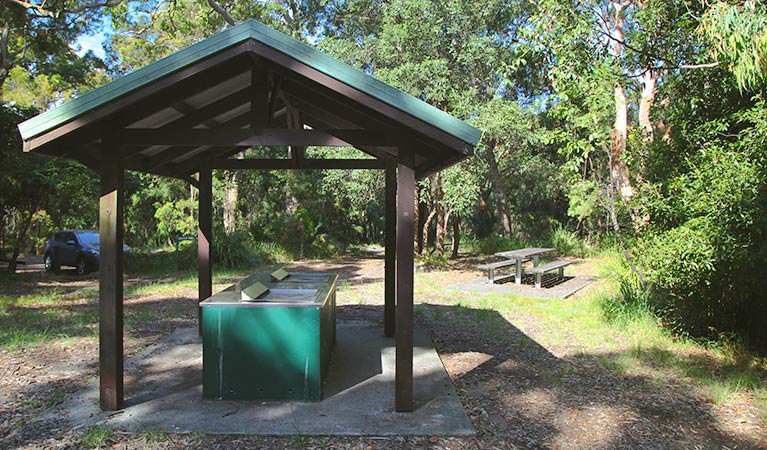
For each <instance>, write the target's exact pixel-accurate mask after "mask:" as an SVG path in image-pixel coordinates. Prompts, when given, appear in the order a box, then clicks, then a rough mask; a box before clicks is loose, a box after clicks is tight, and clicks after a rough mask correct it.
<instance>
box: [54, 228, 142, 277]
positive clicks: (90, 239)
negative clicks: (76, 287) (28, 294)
mask: <svg viewBox="0 0 767 450" xmlns="http://www.w3.org/2000/svg"><path fill="white" fill-rule="evenodd" d="M54 252H56V253H58V257H59V265H60V266H72V267H74V268H76V269H77V274H78V275H83V274H86V273H88V272H94V271H96V270H99V232H98V231H96V230H65V231H59V232H57V233H54V234H53V236H51V238H50V239H48V243H47V244H45V253H44V255H45V270H47V271H49V272H50V271H52V270H53V269H54V264H53V262H54V261H53V254H54ZM123 252H125V253H131V252H132V250H131V248H130V247H128V246H127V245H123Z"/></svg>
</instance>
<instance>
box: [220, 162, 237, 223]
mask: <svg viewBox="0 0 767 450" xmlns="http://www.w3.org/2000/svg"><path fill="white" fill-rule="evenodd" d="M238 196H239V189H238V187H237V172H236V171H231V172H230V173H229V175H227V177H226V185H225V187H224V204H223V210H224V232H225V233H226V234H229V233H232V232H234V230H235V229H237V197H238Z"/></svg>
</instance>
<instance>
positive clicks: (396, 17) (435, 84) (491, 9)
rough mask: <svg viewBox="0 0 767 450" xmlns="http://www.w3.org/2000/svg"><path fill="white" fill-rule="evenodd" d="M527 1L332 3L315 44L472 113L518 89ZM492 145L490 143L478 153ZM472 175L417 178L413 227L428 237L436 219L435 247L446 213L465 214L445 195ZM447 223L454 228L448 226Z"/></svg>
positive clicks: (497, 186) (439, 103)
mask: <svg viewBox="0 0 767 450" xmlns="http://www.w3.org/2000/svg"><path fill="white" fill-rule="evenodd" d="M529 7H530V5H529V4H528V3H527V2H514V1H503V0H492V1H487V2H481V3H478V2H475V1H469V0H443V1H429V0H395V1H388V2H383V1H378V0H356V1H346V2H337V3H336V4H334V9H333V10H332V14H329V17H328V19H327V22H326V23H325V31H324V38H323V39H322V40H321V41H320V46H321V47H322V48H323V49H324V50H325V51H328V52H330V53H331V54H333V55H335V56H337V57H339V58H340V59H342V60H345V61H348V62H350V63H351V64H354V65H356V66H358V67H360V68H362V69H363V70H366V71H368V72H370V73H372V74H373V75H374V76H376V77H377V78H379V79H381V80H382V81H384V82H387V83H389V84H391V85H393V86H396V87H398V88H400V89H402V90H404V91H405V92H407V93H409V94H411V95H414V96H416V97H418V98H420V99H422V100H424V101H426V102H428V103H430V104H432V105H434V106H436V107H438V108H440V109H442V110H445V111H448V112H450V113H452V114H454V115H457V116H459V117H463V118H465V119H468V120H475V119H476V118H477V116H478V112H479V110H480V108H481V107H482V105H484V104H485V103H486V102H489V101H491V100H493V99H495V98H500V97H511V98H516V95H517V93H518V91H519V90H520V87H519V86H518V85H517V84H516V80H515V76H516V75H518V73H519V71H520V68H519V67H518V66H516V65H515V64H514V62H515V61H516V59H515V54H514V47H515V45H518V44H519V43H520V37H519V35H518V31H519V29H520V26H521V25H522V24H524V23H525V21H526V20H527V18H528V16H529V14H528V9H529ZM512 120H513V119H512ZM495 151H496V149H495V148H489V149H488V151H487V153H481V156H482V157H485V155H488V156H489V155H492V154H493V153H494V152H495ZM456 175H458V176H456ZM476 181H477V180H476V179H475V178H474V177H468V176H467V177H461V176H460V172H457V173H454V174H452V175H451V176H449V177H448V176H432V177H431V178H430V180H429V181H428V183H426V184H424V185H423V188H422V190H421V194H420V195H419V196H418V198H420V200H421V202H422V205H423V206H424V207H422V208H419V222H420V229H419V233H420V234H421V235H422V236H425V237H426V238H427V239H426V240H428V237H429V236H430V235H431V232H430V231H429V230H430V229H431V228H432V226H431V223H432V221H433V222H434V223H436V225H435V226H434V229H435V239H436V241H437V248H436V250H437V252H441V251H442V250H443V248H442V244H441V243H442V239H444V236H446V235H447V230H448V229H449V225H448V222H449V220H446V219H449V218H450V217H452V220H453V221H459V220H461V218H462V217H465V211H464V214H450V211H451V209H452V208H455V207H454V206H450V207H448V206H447V205H451V202H453V201H454V200H455V199H452V198H451V197H453V196H454V195H461V194H460V193H461V192H464V190H463V189H462V188H460V187H459V186H457V185H456V183H465V184H471V183H475V182H476ZM446 183H449V184H450V185H449V186H448V185H446ZM491 183H492V184H493V185H494V190H495V191H497V192H501V191H503V189H504V188H503V187H502V186H503V185H505V184H506V183H505V180H502V179H501V177H500V175H498V176H491ZM469 198H471V197H469ZM494 200H495V201H496V202H497V204H498V205H499V209H500V210H505V209H507V208H508V206H507V205H506V204H505V203H506V200H505V198H504V196H503V195H497V196H495V197H494ZM456 211H457V210H456ZM448 216H449V217H448ZM504 216H505V217H506V219H508V215H507V214H506V215H503V214H502V215H500V216H499V217H504ZM499 226H500V227H501V232H502V233H503V234H507V235H508V234H510V226H509V224H508V220H506V221H505V222H504V221H503V220H501V221H500V223H499ZM453 229H454V230H457V229H459V228H458V227H455V225H454V226H453ZM421 239H423V238H421ZM424 247H428V242H427V243H424Z"/></svg>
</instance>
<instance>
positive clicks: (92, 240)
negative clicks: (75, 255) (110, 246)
mask: <svg viewBox="0 0 767 450" xmlns="http://www.w3.org/2000/svg"><path fill="white" fill-rule="evenodd" d="M77 237H78V238H79V240H80V243H81V244H83V245H98V244H99V234H98V233H94V232H93V231H81V232H79V233H77Z"/></svg>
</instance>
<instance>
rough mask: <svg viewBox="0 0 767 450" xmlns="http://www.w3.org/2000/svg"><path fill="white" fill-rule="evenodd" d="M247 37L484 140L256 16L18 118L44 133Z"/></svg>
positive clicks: (469, 138)
mask: <svg viewBox="0 0 767 450" xmlns="http://www.w3.org/2000/svg"><path fill="white" fill-rule="evenodd" d="M248 39H254V40H256V41H258V42H261V43H263V44H265V45H267V46H269V47H271V48H273V49H275V50H277V51H279V52H282V53H284V54H286V55H288V56H290V57H292V58H294V59H295V60H297V61H299V62H301V63H303V64H306V65H307V66H309V67H312V68H314V69H316V70H318V71H320V72H322V73H324V74H326V75H328V76H330V77H333V78H335V79H337V80H338V81H341V82H343V83H345V84H347V85H349V86H351V87H353V88H355V89H358V90H360V91H362V92H365V93H367V94H368V95H370V96H372V97H374V98H376V99H378V100H381V101H383V102H384V103H386V104H388V105H390V106H393V107H395V108H397V109H399V110H401V111H403V112H405V113H408V114H410V115H411V116H413V117H415V118H418V119H420V120H422V121H424V122H426V123H429V124H431V125H432V126H434V127H436V128H438V129H440V130H442V131H444V132H446V133H448V134H450V135H452V136H455V137H456V138H458V139H460V140H462V141H464V142H466V143H468V144H470V145H472V146H476V144H477V142H478V141H479V138H480V135H481V131H480V130H478V129H476V128H474V127H472V126H471V125H469V124H467V123H466V122H464V121H462V120H460V119H458V118H455V117H453V116H451V115H450V114H447V113H445V112H444V111H441V110H439V109H437V108H434V107H433V106H431V105H429V104H427V103H425V102H423V101H421V100H419V99H417V98H415V97H413V96H411V95H408V94H406V93H404V92H402V91H400V90H399V89H396V88H394V87H392V86H389V85H388V84H386V83H384V82H382V81H379V80H377V79H375V78H374V77H372V76H370V75H368V74H366V73H364V72H362V71H360V70H358V69H356V68H354V67H352V66H350V65H348V64H345V63H343V62H341V61H339V60H337V59H335V58H332V57H330V56H328V55H326V54H324V53H322V52H321V51H319V50H317V49H315V48H312V47H310V46H308V45H306V44H304V43H302V42H300V41H298V40H296V39H293V38H292V37H290V36H287V35H285V34H283V33H280V32H279V31H277V30H274V29H272V28H270V27H268V26H266V25H264V24H262V23H260V22H258V21H255V20H252V19H251V20H247V21H245V22H243V23H241V24H239V25H237V26H234V27H231V28H228V29H226V30H224V31H222V32H220V33H218V34H216V35H214V36H211V37H210V38H207V39H205V40H203V41H200V42H198V43H196V44H194V45H191V46H189V47H187V48H185V49H183V50H179V51H177V52H175V53H173V54H172V55H170V56H167V57H165V58H163V59H161V60H159V61H156V62H154V63H152V64H149V65H148V66H146V67H143V68H141V69H138V70H136V71H134V72H131V73H130V74H128V75H126V76H124V77H122V78H119V79H117V80H114V81H112V82H111V83H108V84H106V85H104V86H102V87H100V88H97V89H94V90H92V91H90V92H87V93H85V94H83V95H81V96H80V97H78V98H76V99H74V100H72V101H69V102H67V103H64V104H63V105H61V106H59V107H57V108H54V109H52V110H50V111H47V112H44V113H42V114H40V115H38V116H35V117H33V118H31V119H29V120H27V121H25V122H22V123H21V124H19V131H20V132H21V136H22V139H23V140H28V139H31V138H33V137H36V136H39V135H41V134H43V133H45V132H47V131H50V130H52V129H54V128H56V127H58V126H60V125H63V124H65V123H67V122H70V121H72V120H74V119H76V118H78V117H80V116H82V115H84V114H86V113H87V112H89V111H92V110H94V109H96V108H98V107H100V106H102V105H104V104H106V103H108V102H110V101H111V100H114V99H116V98H119V97H121V96H123V95H126V94H128V93H130V92H132V91H134V90H136V89H138V88H140V87H142V86H145V85H148V84H150V83H152V82H153V81H156V80H158V79H160V78H162V77H164V76H167V75H169V74H171V73H173V72H175V71H177V70H180V69H182V68H184V67H187V66H190V65H192V64H194V63H196V62H198V61H200V60H202V59H204V58H206V57H208V56H211V55H213V54H214V53H217V52H219V51H221V50H224V49H226V48H228V47H231V46H234V45H237V44H239V43H241V42H244V41H246V40H248Z"/></svg>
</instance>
